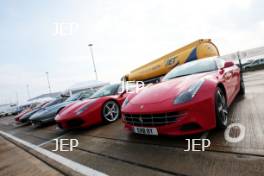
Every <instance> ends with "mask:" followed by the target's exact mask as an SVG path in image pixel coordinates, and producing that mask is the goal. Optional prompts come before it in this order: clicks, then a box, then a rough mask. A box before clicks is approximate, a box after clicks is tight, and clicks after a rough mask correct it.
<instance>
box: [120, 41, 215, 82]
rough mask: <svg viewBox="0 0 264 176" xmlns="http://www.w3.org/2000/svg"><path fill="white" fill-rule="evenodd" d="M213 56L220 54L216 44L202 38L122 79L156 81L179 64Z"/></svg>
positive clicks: (139, 68)
mask: <svg viewBox="0 0 264 176" xmlns="http://www.w3.org/2000/svg"><path fill="white" fill-rule="evenodd" d="M211 56H219V51H218V49H217V47H216V45H215V44H214V43H213V42H212V41H211V39H200V40H197V41H194V42H192V43H190V44H188V45H186V46H184V47H182V48H179V49H176V50H175V51H172V52H170V53H168V54H166V55H164V56H162V57H160V58H158V59H155V60H153V61H151V62H149V63H147V64H145V65H142V66H140V67H138V68H136V69H135V70H132V71H131V72H130V73H129V74H126V75H125V76H123V77H122V78H121V80H123V81H143V82H145V83H156V82H159V81H160V79H161V78H162V77H163V76H164V75H165V74H167V73H168V72H169V71H170V70H171V69H173V68H174V67H176V66H177V65H181V64H184V63H186V62H190V61H194V60H197V59H202V58H206V57H211Z"/></svg>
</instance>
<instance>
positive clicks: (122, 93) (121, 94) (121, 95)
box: [119, 90, 127, 97]
mask: <svg viewBox="0 0 264 176" xmlns="http://www.w3.org/2000/svg"><path fill="white" fill-rule="evenodd" d="M126 92H127V91H125V90H124V91H123V92H121V93H120V94H119V97H123V95H124V94H125V93H126Z"/></svg>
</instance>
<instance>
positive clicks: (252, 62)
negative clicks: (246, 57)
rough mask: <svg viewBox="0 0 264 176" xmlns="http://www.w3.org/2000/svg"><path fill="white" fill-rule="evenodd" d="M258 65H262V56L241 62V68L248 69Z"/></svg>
mask: <svg viewBox="0 0 264 176" xmlns="http://www.w3.org/2000/svg"><path fill="white" fill-rule="evenodd" d="M258 67H264V58H261V59H256V60H250V61H248V62H246V63H245V64H243V70H245V71H249V70H252V69H255V68H258Z"/></svg>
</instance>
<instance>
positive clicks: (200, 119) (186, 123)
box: [122, 95, 216, 136]
mask: <svg viewBox="0 0 264 176" xmlns="http://www.w3.org/2000/svg"><path fill="white" fill-rule="evenodd" d="M212 97H213V98H212ZM144 106H145V107H144V109H145V110H140V109H139V108H138V107H139V105H130V106H129V108H125V109H124V110H123V111H122V120H123V122H124V124H125V128H126V129H128V130H130V131H132V132H134V127H145V128H156V130H157V132H158V135H171V136H178V135H188V134H195V133H199V132H202V131H207V130H209V129H212V128H215V126H216V121H215V103H214V96H211V95H210V96H206V98H199V99H198V98H197V99H193V100H192V101H191V102H188V103H184V104H182V105H173V104H172V103H171V100H168V102H163V103H157V104H149V105H144ZM168 113H177V114H178V115H177V117H176V120H175V121H173V122H168V123H164V124H162V125H157V124H154V125H153V124H151V123H150V124H149V125H146V123H144V119H143V120H142V117H146V115H150V114H151V116H152V117H153V118H154V117H155V116H156V114H168ZM128 114H129V115H130V116H131V117H133V115H135V114H136V117H138V118H140V117H141V122H142V123H141V124H140V123H138V122H139V121H136V122H137V123H134V124H133V123H131V121H128V120H127V118H126V117H127V115H128ZM138 114H139V116H138ZM152 121H153V120H152ZM134 122H135V121H134Z"/></svg>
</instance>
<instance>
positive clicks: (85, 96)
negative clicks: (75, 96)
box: [81, 89, 95, 100]
mask: <svg viewBox="0 0 264 176" xmlns="http://www.w3.org/2000/svg"><path fill="white" fill-rule="evenodd" d="M94 93H95V90H93V89H92V90H89V91H84V92H82V93H81V99H82V100H84V99H88V98H90V97H91V95H93V94H94Z"/></svg>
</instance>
